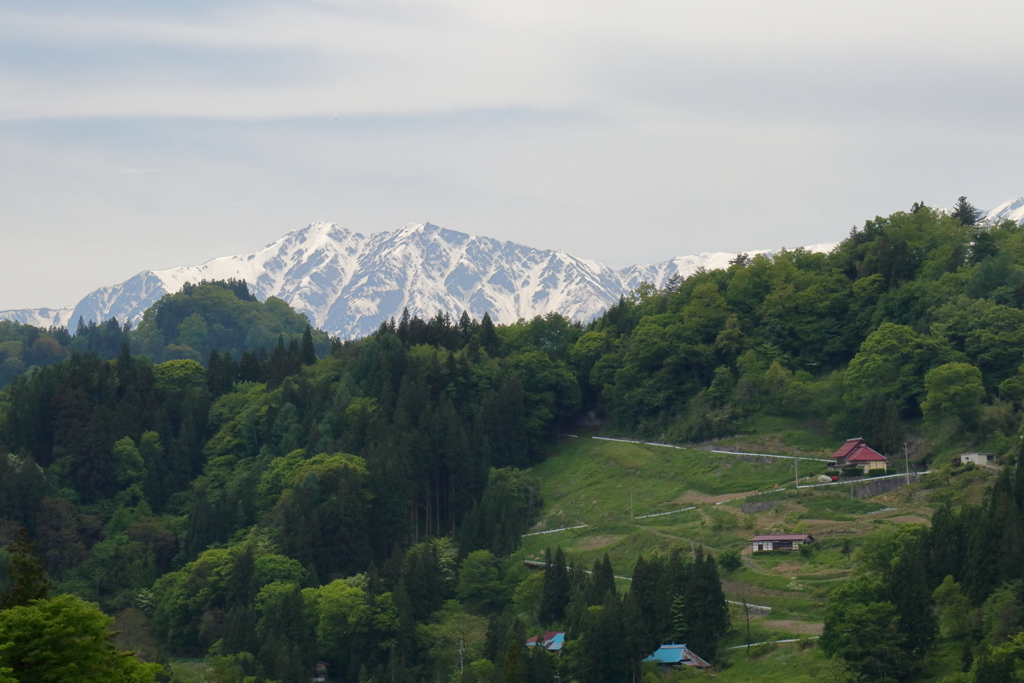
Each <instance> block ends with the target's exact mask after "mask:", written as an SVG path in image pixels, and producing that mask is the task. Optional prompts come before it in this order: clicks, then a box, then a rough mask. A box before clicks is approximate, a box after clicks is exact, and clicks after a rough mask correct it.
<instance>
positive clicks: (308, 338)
mask: <svg viewBox="0 0 1024 683" xmlns="http://www.w3.org/2000/svg"><path fill="white" fill-rule="evenodd" d="M301 356H302V364H303V365H312V364H313V363H316V347H314V346H313V331H312V328H310V326H309V325H306V330H305V331H304V332H303V333H302V351H301Z"/></svg>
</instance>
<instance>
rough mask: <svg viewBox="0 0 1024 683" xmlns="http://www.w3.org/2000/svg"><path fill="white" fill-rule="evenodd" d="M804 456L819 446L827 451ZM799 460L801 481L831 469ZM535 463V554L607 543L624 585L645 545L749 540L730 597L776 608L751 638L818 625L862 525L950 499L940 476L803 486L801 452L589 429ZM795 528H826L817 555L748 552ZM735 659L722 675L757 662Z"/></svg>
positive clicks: (756, 620)
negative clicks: (854, 486)
mask: <svg viewBox="0 0 1024 683" xmlns="http://www.w3.org/2000/svg"><path fill="white" fill-rule="evenodd" d="M788 450H790V452H792V449H788ZM797 454H798V455H804V453H801V452H799V451H798V452H797ZM806 455H808V456H809V457H815V458H820V457H821V453H820V451H815V452H813V453H807V454H806ZM797 467H798V468H799V475H800V476H801V481H800V484H801V486H804V485H807V484H811V483H815V481H816V477H817V475H818V474H821V473H822V472H824V471H825V464H824V463H815V462H813V461H809V460H801V461H799V463H798V465H797ZM534 472H535V474H536V475H537V476H538V477H539V479H540V481H541V486H542V491H543V494H544V500H545V506H544V511H543V513H542V516H541V518H540V520H539V521H538V523H537V524H536V526H535V527H534V529H532V530H531V534H530V535H527V536H526V537H524V539H523V550H524V553H525V556H526V559H530V560H542V559H543V556H544V550H545V548H547V547H549V546H550V547H551V548H552V549H554V548H555V547H557V546H561V547H562V548H563V549H564V550H565V551H566V553H567V555H568V557H569V560H570V562H576V563H579V564H580V565H582V566H584V567H589V566H590V565H591V564H592V563H593V562H594V560H595V559H600V558H602V557H603V556H604V555H605V554H606V553H607V554H608V556H609V558H610V559H611V562H612V565H613V567H614V569H615V574H616V575H618V576H620V577H625V578H623V579H620V584H621V588H622V589H626V588H627V587H628V580H627V579H628V577H629V576H631V574H632V571H633V566H634V565H635V563H636V558H637V557H638V556H639V555H640V554H641V553H642V554H644V555H650V554H654V553H662V554H667V553H670V552H672V551H673V550H675V549H676V548H680V549H682V550H683V551H690V550H691V549H694V548H696V547H697V546H698V545H700V546H702V547H703V548H705V549H706V550H708V551H710V552H711V553H713V554H715V555H720V554H721V553H722V552H724V551H728V550H738V551H741V552H742V553H743V566H741V567H740V568H738V569H734V570H732V571H728V572H725V571H723V572H722V580H723V586H724V588H725V592H726V597H727V598H728V599H729V600H733V601H736V602H741V603H742V602H747V603H753V604H758V605H764V606H767V607H771V610H770V611H769V612H767V613H766V614H758V615H756V616H754V617H752V619H751V640H752V641H753V642H762V641H771V640H781V639H790V638H807V637H808V636H813V635H816V634H818V633H820V630H821V625H822V620H823V619H824V610H825V603H826V600H827V598H828V595H829V593H830V592H831V591H832V590H833V589H834V588H835V587H836V586H838V585H839V584H840V583H841V582H842V581H844V580H845V579H846V578H847V577H848V576H849V574H850V571H851V569H852V564H851V557H850V556H848V555H846V554H844V552H843V550H844V545H847V546H848V548H849V549H855V548H856V546H857V544H858V541H859V538H860V537H861V536H863V535H864V534H865V533H868V532H869V531H871V530H873V529H877V528H879V527H881V526H883V525H888V524H907V523H921V522H927V520H928V519H929V518H930V516H931V514H932V511H933V507H934V506H935V505H936V504H938V503H939V501H940V500H941V499H942V498H943V495H942V494H940V493H938V491H942V490H944V488H943V487H941V486H940V487H938V488H936V486H935V484H936V482H935V481H932V482H931V483H930V484H920V485H912V486H909V487H904V488H902V489H898V490H896V491H893V492H891V493H888V494H885V495H882V496H877V497H875V498H871V499H866V500H858V499H855V498H852V497H851V493H850V490H849V488H848V487H847V486H845V485H837V486H820V487H813V488H800V489H797V488H796V487H795V486H794V476H795V474H794V464H793V460H792V459H787V460H776V459H760V458H752V457H749V456H741V455H735V454H721V453H712V452H710V451H705V450H698V449H688V450H683V449H676V448H669V447H661V446H653V445H642V444H635V443H625V442H619V441H605V440H599V439H595V438H586V437H583V438H577V439H571V440H567V441H565V442H564V443H563V444H562V446H561V447H560V448H559V450H558V452H557V454H556V455H555V456H553V457H551V458H549V459H548V460H547V461H545V462H544V463H543V464H541V465H539V466H537V467H536V468H535V469H534ZM940 483H941V482H940ZM752 503H753V505H752ZM664 513H668V514H664ZM651 515H656V516H651ZM582 525H585V526H582ZM580 526H582V528H573V529H566V530H564V531H555V532H553V533H539V532H542V531H549V530H554V529H562V528H565V527H580ZM793 532H799V533H810V534H812V535H813V536H814V537H815V538H816V539H818V541H819V543H818V544H817V546H816V547H815V549H814V550H813V552H811V553H810V555H809V556H804V555H802V554H801V553H796V552H792V553H785V552H774V553H757V554H756V555H751V554H750V551H749V543H748V540H749V539H750V537H751V536H753V535H755V534H758V533H793ZM731 608H732V610H733V624H734V626H737V627H738V626H740V625H741V624H742V628H736V629H735V631H734V633H733V634H732V635H731V636H730V638H729V640H728V641H727V642H725V643H723V645H724V646H726V647H728V646H738V645H744V644H745V643H746V642H747V640H746V638H747V635H746V624H745V619H744V615H743V611H742V607H741V606H739V605H732V606H731ZM812 643H813V641H812ZM757 652H759V653H760V654H756V655H750V656H751V657H754V658H755V659H758V658H764V657H769V658H772V662H773V667H783V666H791V669H790V671H789V673H788V675H784V676H782V677H780V678H779V679H778V680H787V681H788V680H793V681H799V680H821V679H820V678H815V677H816V676H817V675H818V674H817V673H813V672H818V671H821V672H822V675H824V674H825V672H826V670H827V662H825V660H824V658H822V657H821V655H820V653H819V652H818V650H817V648H816V647H813V644H808V643H796V644H792V645H778V646H771V647H762V648H761V650H758V651H757ZM727 661H729V662H732V663H733V664H735V666H731V667H729V668H728V669H727V670H726V671H724V672H722V673H720V674H717V675H718V676H719V677H721V679H722V680H723V681H733V680H735V681H741V680H746V679H745V678H744V677H743V673H742V672H743V671H745V670H746V668H747V664H748V663H750V660H749V659H748V654H747V652H746V649H745V648H740V649H737V650H733V651H730V654H729V655H728V657H727ZM751 670H752V671H755V670H757V671H758V672H759V674H760V677H758V678H757V680H759V681H760V680H773V679H771V678H764V677H763V676H764V671H763V667H755V668H753V669H751ZM795 670H799V673H797V672H796V671H795ZM782 671H785V669H782ZM809 672H811V673H809ZM780 675H782V674H780ZM826 680H827V679H826Z"/></svg>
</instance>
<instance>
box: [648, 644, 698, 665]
mask: <svg viewBox="0 0 1024 683" xmlns="http://www.w3.org/2000/svg"><path fill="white" fill-rule="evenodd" d="M644 661H645V662H655V663H657V664H660V665H661V666H665V667H669V666H695V667H697V668H698V669H707V668H709V667H710V666H711V665H710V664H708V663H707V662H705V661H704V660H703V659H701V658H700V657H698V656H697V655H695V654H694V653H693V652H691V651H690V650H689V649H688V648H687V647H686V645H679V644H677V643H669V644H667V645H662V646H661V647H659V648H658V650H657V652H655V653H654V654H653V655H651V656H650V657H648V658H647V659H645V660H644Z"/></svg>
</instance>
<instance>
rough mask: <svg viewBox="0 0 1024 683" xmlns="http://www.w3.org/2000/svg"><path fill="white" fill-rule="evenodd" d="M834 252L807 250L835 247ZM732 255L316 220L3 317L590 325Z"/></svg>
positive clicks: (999, 210) (336, 327) (1009, 207)
mask: <svg viewBox="0 0 1024 683" xmlns="http://www.w3.org/2000/svg"><path fill="white" fill-rule="evenodd" d="M1007 218H1009V219H1012V220H1015V221H1019V222H1020V221H1024V197H1018V198H1016V199H1013V200H1010V201H1008V202H1005V203H1003V204H1001V205H1000V206H998V207H996V208H995V209H993V210H992V211H990V212H988V213H987V214H986V220H1005V219H1007ZM833 246H835V245H833V244H817V245H812V246H809V247H806V248H807V249H808V250H810V251H829V250H830V249H831V248H832V247H833ZM748 253H749V254H751V255H753V254H760V253H771V252H765V251H751V252H748ZM735 256H736V254H731V253H725V252H714V253H702V254H698V255H694V256H680V257H677V258H673V259H670V260H668V261H662V262H660V263H654V264H650V265H642V266H630V267H628V268H622V269H620V270H614V269H612V268H609V267H608V266H605V265H603V264H601V263H598V262H596V261H588V260H585V259H579V258H576V257H575V256H571V255H569V254H566V253H565V252H563V251H552V250H543V249H533V248H531V247H527V246H523V245H521V244H516V243H514V242H502V241H500V240H496V239H491V238H489V237H476V236H473V235H467V234H465V233H461V232H455V231H453V230H445V229H444V228H439V227H438V226H436V225H431V224H430V223H422V224H409V225H407V226H405V227H404V228H402V229H401V230H396V231H394V232H379V233H374V234H371V235H361V234H359V233H357V232H353V231H351V230H348V229H347V228H342V227H340V226H338V225H335V224H333V223H313V224H311V225H309V226H307V227H305V228H302V229H301V230H295V231H293V232H290V233H288V234H287V235H285V236H284V237H282V238H281V239H279V240H276V241H275V242H272V243H271V244H268V245H267V246H265V247H263V248H262V249H260V250H259V251H256V252H253V253H251V254H242V255H239V256H224V257H221V258H215V259H213V260H211V261H207V262H206V263H204V264H202V265H198V266H183V267H180V268H168V269H167V270H146V271H143V272H141V273H139V274H138V275H136V276H135V277H133V278H131V279H129V280H127V281H125V282H122V283H120V284H117V285H111V286H109V287H102V288H100V289H97V290H96V291H94V292H92V293H91V294H89V295H87V296H86V297H85V298H84V299H82V300H81V301H79V302H78V304H77V305H75V306H69V307H67V308H60V309H48V308H40V309H21V310H10V311H0V319H7V320H17V321H19V322H22V323H26V324H30V325H36V326H40V327H49V326H51V325H66V326H68V328H69V329H71V330H72V331H73V330H74V328H75V326H76V324H77V322H78V319H79V318H83V319H84V320H86V321H90V320H96V321H104V320H109V319H110V318H117V319H118V320H120V321H124V320H126V319H130V320H132V321H133V322H134V323H138V321H139V320H141V319H142V314H143V312H145V310H146V309H147V308H149V307H150V306H151V305H152V304H153V303H154V302H156V301H157V300H158V299H159V298H160V297H162V296H163V295H165V294H167V293H170V292H176V291H178V290H179V289H181V286H182V285H183V284H185V283H186V282H193V283H195V282H199V281H200V280H225V279H228V278H238V279H244V280H245V281H246V282H248V283H249V289H250V291H252V293H253V294H254V295H255V296H256V297H257V298H259V299H261V300H264V299H266V298H267V297H271V296H276V297H278V298H281V299H284V300H285V301H287V302H288V303H289V304H291V306H292V307H294V308H295V309H296V310H298V311H300V312H302V313H305V314H306V316H307V317H308V318H309V320H310V322H311V323H313V325H314V326H316V327H319V328H320V329H323V330H326V331H327V332H329V333H331V334H335V335H338V336H340V337H342V338H343V339H351V338H356V337H361V336H364V335H366V334H369V333H371V332H373V331H374V330H376V329H377V328H378V327H379V326H380V324H381V322H383V321H385V320H387V319H389V318H391V317H394V318H396V319H397V318H398V317H399V316H400V315H401V313H402V309H404V308H408V309H409V312H410V313H411V314H413V315H419V316H421V317H429V316H432V315H434V314H435V313H437V311H438V310H441V311H446V312H448V313H450V314H451V315H452V316H454V317H458V316H459V315H461V314H462V311H464V310H465V311H468V312H469V314H470V315H471V316H474V317H476V318H480V317H482V316H483V314H484V313H485V312H489V313H490V315H491V317H492V318H493V319H494V321H495V322H497V323H512V322H515V321H516V320H518V319H520V318H527V319H529V318H532V317H534V316H536V315H544V314H546V313H549V312H551V311H557V312H558V313H561V314H562V315H565V316H567V317H570V318H574V319H577V320H590V319H591V318H593V317H595V316H597V315H599V314H600V313H601V312H602V311H604V310H605V309H607V308H608V307H609V306H611V305H613V304H614V303H615V302H616V301H618V299H619V296H620V295H622V294H623V293H626V292H629V291H630V290H632V289H635V288H636V287H637V285H639V284H640V283H642V282H649V283H651V284H653V285H655V286H657V287H661V286H663V285H664V284H665V282H666V281H667V280H668V279H669V278H670V277H672V276H673V275H681V276H683V277H686V276H688V275H691V274H693V273H694V272H696V271H697V270H698V269H699V268H707V269H709V270H711V269H715V268H724V267H726V266H727V265H728V263H729V261H730V260H731V259H733V258H734V257H735Z"/></svg>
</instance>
